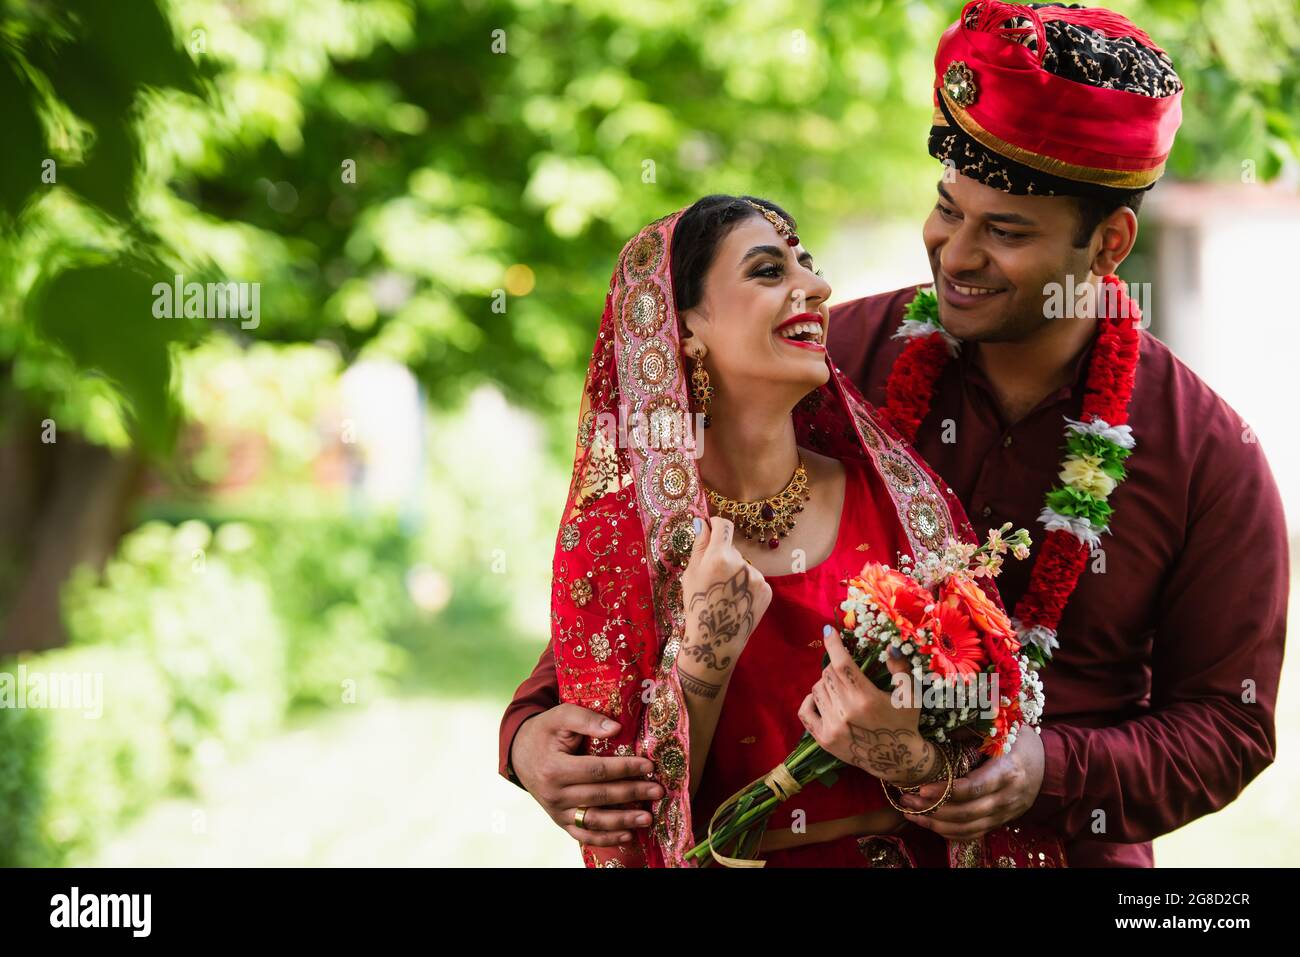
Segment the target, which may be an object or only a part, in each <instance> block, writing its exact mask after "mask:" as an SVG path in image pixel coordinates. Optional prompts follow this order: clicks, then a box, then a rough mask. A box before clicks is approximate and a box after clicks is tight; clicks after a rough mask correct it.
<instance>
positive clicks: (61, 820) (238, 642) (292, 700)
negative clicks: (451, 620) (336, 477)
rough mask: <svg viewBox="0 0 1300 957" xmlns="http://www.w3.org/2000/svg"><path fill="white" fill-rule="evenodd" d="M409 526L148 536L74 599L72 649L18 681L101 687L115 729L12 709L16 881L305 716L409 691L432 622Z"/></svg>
mask: <svg viewBox="0 0 1300 957" xmlns="http://www.w3.org/2000/svg"><path fill="white" fill-rule="evenodd" d="M409 547H410V543H409V539H408V538H407V536H405V535H403V534H401V532H400V530H398V529H397V528H396V526H395V524H393V523H386V522H383V521H376V522H367V523H357V522H350V521H347V520H334V521H330V520H328V519H317V520H315V521H313V522H305V521H304V522H301V523H297V524H286V523H277V524H274V525H273V526H269V527H268V526H261V527H259V526H258V525H256V524H245V523H238V522H229V523H226V524H223V525H221V526H219V527H218V528H217V529H216V531H215V533H214V532H213V531H212V529H211V528H210V527H209V526H208V525H207V524H205V523H203V522H199V521H193V520H191V521H187V522H183V523H181V524H180V525H177V526H170V525H167V524H164V523H162V522H147V523H146V524H144V525H142V526H141V527H140V528H138V529H136V530H135V531H134V532H132V533H131V534H130V535H128V536H127V537H126V538H125V539H124V540H123V541H122V545H121V548H120V549H119V553H118V554H117V555H116V556H115V557H114V558H113V559H112V560H111V561H110V562H109V563H108V566H107V567H106V568H105V570H104V572H103V573H102V575H101V574H99V573H96V572H93V571H92V570H91V569H89V568H82V569H81V570H79V571H78V573H77V575H76V576H74V579H73V580H72V581H71V582H70V583H69V584H68V586H67V587H66V588H65V591H64V604H65V614H66V619H67V622H68V628H69V633H70V636H71V637H70V644H69V646H68V647H67V648H64V649H59V650H57V651H51V652H45V653H41V654H36V655H25V656H22V657H20V658H19V659H17V660H11V661H5V662H0V672H5V673H9V674H17V673H18V665H19V664H22V665H23V666H25V668H26V670H27V672H28V673H33V672H41V673H45V674H49V673H55V672H58V673H70V674H83V673H85V674H91V675H94V674H99V675H102V676H103V679H102V680H103V696H104V697H103V707H102V714H101V715H100V716H99V717H96V718H87V717H84V716H83V712H82V711H80V710H66V709H58V708H43V709H38V708H26V709H20V708H0V866H5V865H14V864H21V865H37V864H58V863H61V862H63V861H65V860H67V858H68V857H69V856H70V855H72V854H74V853H76V852H78V851H83V850H86V849H87V848H89V847H91V846H93V844H94V842H95V841H96V840H98V839H102V837H103V836H104V835H105V834H106V833H109V832H110V831H111V828H112V827H113V826H115V825H117V824H119V823H121V822H122V821H123V820H125V819H127V818H128V817H129V816H131V815H132V814H134V813H136V812H138V811H139V810H140V809H141V808H142V807H143V806H145V805H146V804H147V803H148V802H149V801H151V800H153V799H155V798H157V797H159V796H160V795H162V794H163V793H165V792H166V791H167V790H168V789H169V788H172V789H175V788H179V789H182V790H184V789H185V788H187V787H188V786H189V784H190V783H191V782H192V781H193V779H194V777H195V775H196V773H197V771H198V770H199V767H200V765H203V764H208V763H221V762H223V761H225V760H226V759H227V758H228V757H230V756H233V755H236V754H238V753H240V752H242V751H244V750H246V748H247V747H248V746H249V745H250V744H251V743H252V742H254V741H255V740H257V739H259V738H260V737H263V736H265V735H266V734H268V733H269V732H271V731H273V730H275V729H276V728H278V727H279V726H280V724H281V721H282V719H283V718H284V716H285V713H286V710H287V709H288V708H291V707H314V706H322V705H329V706H335V707H342V706H345V705H349V704H353V703H356V704H364V703H365V702H366V701H368V700H370V699H371V698H373V697H374V696H376V695H377V694H379V693H380V692H381V691H383V690H384V689H386V688H388V687H390V686H391V684H392V682H393V681H394V679H395V677H396V675H397V674H398V673H399V672H400V671H402V670H403V667H404V665H405V655H406V652H405V651H404V650H403V649H402V648H401V647H399V646H398V645H397V644H396V643H395V642H396V641H397V640H398V639H399V638H400V637H402V629H403V628H409V627H411V625H412V623H413V622H414V620H415V614H416V613H415V609H414V608H413V607H412V605H411V603H410V600H409V598H408V597H407V595H406V593H405V574H406V571H407V568H408V565H409V555H408V551H409Z"/></svg>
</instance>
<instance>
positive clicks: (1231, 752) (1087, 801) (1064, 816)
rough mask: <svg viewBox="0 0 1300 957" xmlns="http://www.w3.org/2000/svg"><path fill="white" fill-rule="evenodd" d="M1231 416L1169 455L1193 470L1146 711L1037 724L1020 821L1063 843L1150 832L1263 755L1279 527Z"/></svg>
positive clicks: (1136, 837) (1283, 597)
mask: <svg viewBox="0 0 1300 957" xmlns="http://www.w3.org/2000/svg"><path fill="white" fill-rule="evenodd" d="M1234 419H1235V416H1234ZM1235 426H1236V422H1235V421H1231V422H1230V421H1227V417H1226V416H1225V417H1224V419H1223V421H1222V422H1221V423H1216V424H1215V426H1214V427H1213V431H1214V432H1215V433H1216V436H1215V438H1214V439H1213V441H1209V442H1206V443H1205V444H1203V445H1201V447H1200V450H1199V454H1197V455H1195V456H1194V457H1191V458H1189V459H1187V460H1185V461H1184V462H1183V463H1177V464H1176V465H1175V467H1182V468H1189V469H1191V470H1192V471H1190V472H1189V473H1188V474H1190V475H1191V476H1192V478H1191V480H1190V481H1191V484H1192V490H1191V494H1189V498H1188V503H1189V504H1188V515H1187V530H1186V538H1185V541H1184V543H1183V547H1182V549H1181V551H1180V552H1179V554H1178V556H1177V559H1176V560H1175V562H1174V564H1173V566H1172V568H1171V569H1170V571H1169V575H1168V577H1167V580H1166V583H1165V585H1164V588H1163V591H1162V593H1161V595H1160V604H1159V608H1160V611H1159V616H1158V619H1157V624H1156V628H1155V634H1154V637H1153V646H1152V653H1151V705H1150V711H1149V713H1147V714H1144V715H1141V716H1139V717H1136V718H1133V719H1131V720H1127V721H1122V722H1119V723H1116V724H1114V725H1112V726H1109V727H1101V728H1084V727H1078V726H1068V725H1055V726H1053V725H1051V724H1050V723H1049V724H1047V725H1045V726H1044V728H1043V732H1042V740H1043V745H1044V751H1045V756H1044V762H1045V763H1044V777H1043V784H1042V788H1041V790H1040V792H1039V797H1038V800H1037V801H1036V803H1035V804H1034V806H1033V807H1032V808H1031V809H1030V811H1029V813H1027V814H1026V815H1025V817H1024V819H1025V820H1027V821H1029V822H1031V823H1042V824H1046V825H1049V826H1050V827H1052V828H1053V829H1054V830H1056V831H1057V832H1058V833H1059V834H1060V835H1061V836H1062V837H1065V838H1066V839H1071V838H1076V837H1079V838H1086V839H1092V840H1100V841H1112V842H1124V843H1135V842H1141V841H1148V840H1151V839H1153V838H1155V837H1156V836H1158V835H1161V834H1165V833H1168V832H1169V831H1172V830H1174V829H1176V828H1178V827H1181V826H1182V825H1184V824H1186V823H1188V822H1189V821H1192V820H1195V819H1196V818H1198V817H1200V816H1202V815H1204V814H1208V813H1210V812H1213V811H1217V810H1219V809H1220V808H1222V807H1224V806H1225V805H1227V804H1229V803H1230V802H1231V801H1233V800H1234V799H1235V798H1236V797H1237V795H1238V794H1240V793H1241V791H1242V790H1243V789H1244V788H1245V786H1246V785H1247V784H1248V783H1250V781H1251V780H1252V779H1254V778H1255V776H1256V775H1258V774H1259V773H1260V772H1261V771H1262V770H1263V769H1264V768H1265V767H1267V766H1268V765H1269V764H1270V763H1272V761H1273V758H1274V751H1275V747H1276V734H1275V729H1274V709H1275V706H1276V702H1277V689H1278V679H1279V673H1280V671H1281V667H1282V650H1283V644H1284V641H1285V635H1286V612H1287V593H1288V587H1289V580H1290V572H1289V556H1288V546H1287V538H1286V524H1285V520H1284V517H1283V512H1282V503H1281V498H1280V496H1279V494H1278V490H1277V485H1276V483H1275V482H1274V480H1273V476H1272V473H1271V472H1270V470H1269V467H1268V463H1267V461H1266V460H1265V458H1264V455H1263V453H1262V451H1261V450H1260V447H1259V445H1258V444H1255V443H1253V441H1252V440H1251V439H1250V438H1249V437H1247V438H1245V439H1243V436H1242V434H1240V433H1239V432H1238V431H1237V429H1236V427H1235ZM1048 667H1049V668H1050V665H1049V666H1048ZM1098 811H1102V812H1104V819H1103V818H1102V817H1101V816H1100V815H1098V813H1097V812H1098ZM1102 828H1104V830H1102Z"/></svg>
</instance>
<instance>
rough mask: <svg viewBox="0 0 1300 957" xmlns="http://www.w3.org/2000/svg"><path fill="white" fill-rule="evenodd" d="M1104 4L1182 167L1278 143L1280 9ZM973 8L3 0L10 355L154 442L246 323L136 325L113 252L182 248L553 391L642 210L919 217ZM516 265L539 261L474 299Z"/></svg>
mask: <svg viewBox="0 0 1300 957" xmlns="http://www.w3.org/2000/svg"><path fill="white" fill-rule="evenodd" d="M1113 6H1115V7H1116V8H1117V9H1120V10H1121V11H1123V12H1126V13H1128V14H1130V15H1131V16H1133V17H1134V18H1135V19H1136V20H1137V21H1138V22H1139V23H1141V24H1142V25H1144V26H1145V27H1146V28H1147V29H1148V30H1149V32H1150V33H1151V34H1152V35H1153V36H1154V37H1156V38H1157V39H1158V40H1159V41H1160V42H1161V43H1162V44H1163V45H1164V46H1165V47H1166V48H1167V49H1168V50H1170V51H1171V53H1172V54H1173V56H1174V58H1175V61H1176V63H1177V65H1178V66H1179V68H1180V70H1181V72H1182V74H1183V76H1184V77H1185V79H1186V80H1187V83H1188V87H1189V89H1188V93H1187V96H1186V98H1185V104H1184V105H1185V115H1186V121H1185V127H1184V130H1183V133H1182V135H1181V137H1180V139H1179V141H1178V146H1177V149H1176V152H1175V154H1174V156H1173V158H1172V161H1171V164H1170V170H1171V173H1172V174H1173V175H1176V176H1183V177H1198V178H1200V177H1206V176H1214V175H1219V176H1231V177H1234V178H1235V177H1237V176H1239V175H1240V174H1241V170H1242V164H1243V163H1248V162H1249V163H1251V164H1254V167H1255V169H1256V172H1257V175H1258V176H1259V177H1260V178H1267V177H1269V176H1271V175H1273V174H1274V173H1276V172H1277V171H1278V169H1279V168H1280V166H1281V164H1282V163H1283V162H1284V161H1291V162H1293V161H1294V160H1295V158H1296V155H1297V142H1298V136H1300V132H1298V131H1300V119H1298V116H1297V110H1298V109H1300V107H1297V101H1298V99H1300V98H1297V96H1296V93H1297V89H1296V86H1297V76H1300V66H1298V64H1300V15H1298V14H1297V5H1296V0H1212V2H1208V3H1202V2H1198V0H1141V2H1125V0H1114V3H1113ZM959 8H960V4H959V3H955V2H932V3H921V2H907V3H898V2H885V0H865V2H864V0H811V2H810V0H761V2H757V3H748V4H735V3H730V2H724V0H660V2H656V3H654V4H649V5H638V4H626V3H622V2H618V0H574V2H569V3H539V2H535V0H461V2H453V0H412V2H399V0H292V2H290V0H245V2H241V3H238V4H234V3H230V2H228V0H159V3H155V2H154V0H120V2H117V3H114V4H103V3H96V2H89V0H81V2H72V3H68V4H63V5H59V6H58V7H55V6H54V5H50V4H46V3H42V2H37V0H3V3H0V122H2V123H3V124H4V127H5V128H6V130H7V131H9V135H8V136H7V142H8V143H9V144H10V146H9V147H7V149H6V150H5V151H4V152H5V155H4V157H3V163H4V164H5V165H4V168H3V169H2V170H0V173H3V174H4V177H5V178H4V182H5V184H6V189H5V191H4V195H5V204H4V207H3V209H4V211H3V212H0V216H2V217H4V218H5V221H6V226H5V227H4V229H3V239H2V240H0V244H2V248H0V261H3V262H4V266H3V268H0V305H3V306H4V308H3V310H0V315H3V317H4V318H3V319H0V360H8V361H10V362H12V363H13V367H14V368H13V381H14V382H15V383H17V384H18V385H19V386H20V387H21V388H22V389H23V390H25V391H26V392H27V393H28V394H30V396H31V397H32V399H33V400H34V401H35V402H36V403H37V404H40V405H42V406H46V407H52V408H57V409H58V410H59V412H60V414H61V415H62V416H63V418H62V419H60V422H61V423H62V424H63V425H64V427H72V428H78V429H84V430H85V431H86V432H87V434H90V435H92V436H93V437H94V438H95V439H96V440H100V441H106V442H122V441H125V437H126V435H127V432H126V430H125V429H124V428H123V427H122V423H121V422H118V423H117V424H116V426H115V425H114V424H113V423H112V422H111V421H108V420H111V419H112V418H113V417H114V415H117V416H118V417H119V418H121V417H124V416H125V417H127V418H129V419H130V421H131V423H132V425H133V430H134V435H135V437H136V441H138V442H139V443H142V444H143V446H144V447H146V448H160V447H163V446H164V445H165V444H166V442H167V440H168V439H169V437H170V436H171V435H173V434H174V427H175V416H174V415H173V414H172V413H173V410H172V409H171V407H170V406H169V397H170V395H171V391H172V387H173V386H172V381H171V378H170V375H169V372H170V363H169V358H170V357H171V356H172V355H174V352H175V350H176V349H178V348H186V347H187V345H188V344H190V343H192V342H193V341H194V340H195V339H197V338H199V337H201V336H204V335H207V334H209V333H210V332H211V331H212V327H213V326H215V325H218V324H219V325H220V326H221V331H222V332H224V333H227V334H230V335H233V336H235V337H237V338H239V339H241V340H245V341H246V340H247V339H248V338H249V337H250V333H247V332H244V331H241V330H239V329H236V328H234V324H233V323H229V322H225V323H222V322H221V321H220V320H194V319H189V320H185V319H175V320H155V319H153V318H152V317H151V315H150V312H149V306H150V299H149V293H148V289H149V284H148V283H140V282H138V281H134V282H133V277H134V278H136V279H140V278H143V279H149V280H152V281H165V280H169V279H170V278H171V276H172V275H173V273H175V272H181V273H183V274H185V276H186V278H187V279H197V280H200V281H202V280H203V279H205V278H211V277H214V276H224V277H229V278H231V279H233V280H236V281H248V282H260V283H262V284H263V286H262V311H263V313H264V318H263V320H262V323H261V325H260V327H259V328H258V329H257V330H256V331H253V332H252V333H251V336H252V337H253V338H256V339H258V340H262V341H271V342H301V341H317V340H328V341H331V342H334V343H336V344H337V346H338V347H339V349H340V352H341V355H342V356H343V357H344V359H345V360H350V359H352V358H353V357H355V356H356V355H358V354H360V353H362V352H367V351H369V352H371V353H373V354H381V355H386V356H390V357H394V358H397V359H400V360H401V361H403V362H405V363H407V364H409V365H410V366H411V368H412V369H414V370H415V371H416V372H417V373H418V374H419V376H420V378H421V380H422V381H423V382H424V384H425V386H426V388H427V390H428V392H429V395H430V396H431V397H432V399H433V400H434V401H435V402H440V403H446V402H448V401H449V400H451V399H452V398H453V397H455V396H457V395H460V394H463V392H464V391H465V390H466V389H467V388H468V387H469V386H471V385H472V384H473V383H475V382H478V381H481V380H485V379H490V380H495V381H497V382H499V383H501V384H502V385H503V386H504V388H505V389H506V390H507V394H508V395H509V396H510V397H511V398H512V399H515V400H519V401H522V402H524V403H526V404H530V405H533V406H541V407H543V408H552V409H553V408H564V409H566V410H567V409H569V408H570V407H571V406H572V405H573V402H574V401H575V398H574V397H575V396H576V394H577V385H578V381H579V379H578V376H579V373H580V370H581V366H582V362H583V360H584V358H585V355H586V353H587V350H588V346H589V338H590V335H591V329H592V328H593V327H594V325H595V321H596V317H597V316H598V314H599V311H600V303H601V298H602V293H603V290H604V288H605V285H606V283H607V281H608V276H609V271H610V269H611V266H612V261H613V258H614V256H615V254H616V253H617V250H618V248H619V247H620V245H621V244H622V242H623V241H624V240H625V239H626V238H627V237H628V236H629V235H630V234H631V233H632V232H633V231H634V230H635V229H636V228H637V227H638V226H640V225H641V224H643V223H645V222H647V221H648V220H650V219H652V218H654V217H656V216H658V215H661V214H663V213H665V212H667V211H670V210H672V209H673V208H675V207H677V206H679V205H682V204H684V203H687V202H689V201H691V200H692V199H693V198H695V197H697V196H699V195H701V194H703V193H705V192H709V191H715V190H732V191H751V192H757V193H761V194H766V195H769V196H771V197H772V198H774V199H777V200H779V201H781V202H782V203H783V204H785V205H787V206H788V207H789V208H790V209H791V210H792V211H793V212H795V214H796V215H798V216H799V217H800V218H802V219H803V220H804V228H803V229H802V230H801V231H802V232H804V233H805V235H806V236H807V237H808V238H809V240H810V241H811V242H813V243H815V242H816V241H817V240H818V239H819V238H821V237H824V236H826V235H827V233H828V232H829V230H830V229H831V228H833V226H834V225H835V222H836V220H837V219H839V218H840V217H841V216H843V215H844V214H845V213H848V212H878V213H889V212H904V211H911V210H914V209H916V208H917V207H916V205H915V204H916V203H917V202H918V199H919V197H921V196H923V195H924V193H925V191H926V190H927V189H928V188H929V186H930V180H931V179H932V177H933V168H932V166H933V164H932V162H931V161H930V160H929V158H928V157H927V156H926V154H925V148H924V140H925V133H926V129H927V126H928V118H929V112H930V104H929V91H930V83H931V70H932V65H931V64H932V56H933V49H934V45H935V42H936V40H937V38H938V36H939V33H940V32H941V31H942V30H943V28H944V27H945V26H946V25H947V24H948V23H949V22H951V21H952V20H953V19H954V18H955V16H956V14H957V11H958V10H959ZM110 11H111V12H110ZM47 159H52V160H53V161H54V162H55V164H56V167H57V171H58V177H57V181H56V182H55V183H52V184H51V183H46V182H43V181H42V179H41V173H42V165H41V164H42V162H43V161H45V160H47ZM516 264H522V265H525V266H527V267H528V268H529V269H530V270H531V276H532V282H534V283H535V285H534V286H533V287H532V288H531V290H530V291H525V290H527V288H528V285H529V281H528V280H527V279H525V280H521V282H522V285H521V286H519V287H517V288H518V290H519V292H518V294H509V295H507V296H506V298H505V300H504V301H505V311H504V312H503V313H501V312H494V311H493V309H492V305H493V301H494V300H493V296H494V293H496V291H497V290H502V289H505V288H506V286H507V283H506V280H505V274H506V270H507V269H508V268H509V267H510V266H512V265H516ZM95 270H98V272H95ZM24 318H25V319H27V320H31V321H27V322H24V321H23V320H24ZM124 339H125V340H128V341H129V342H130V343H131V347H130V348H129V349H124V348H123V347H122V342H123V340H124ZM88 370H99V371H100V372H102V373H103V374H104V375H106V376H108V377H109V380H108V381H109V382H111V383H112V387H111V388H108V391H106V386H105V383H104V382H103V381H102V380H96V381H93V382H89V383H87V380H86V378H85V375H86V372H87V371H88ZM74 385H75V386H76V389H75V390H73V389H70V388H69V387H70V386H74ZM83 386H85V387H84V388H83ZM110 395H111V396H112V401H106V399H107V398H108V397H109V396H110ZM123 400H125V401H123Z"/></svg>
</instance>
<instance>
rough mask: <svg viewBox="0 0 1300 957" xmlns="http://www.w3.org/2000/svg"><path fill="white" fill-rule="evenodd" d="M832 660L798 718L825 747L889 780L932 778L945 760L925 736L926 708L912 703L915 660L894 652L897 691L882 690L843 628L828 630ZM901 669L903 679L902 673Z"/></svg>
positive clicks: (825, 634) (911, 781) (906, 781)
mask: <svg viewBox="0 0 1300 957" xmlns="http://www.w3.org/2000/svg"><path fill="white" fill-rule="evenodd" d="M823 640H824V641H825V643H826V651H827V653H828V654H829V655H830V664H828V665H827V666H826V667H825V668H824V669H823V670H822V676H821V678H820V679H819V680H818V681H817V683H816V684H815V685H813V687H812V692H811V693H810V694H809V695H808V697H806V698H804V700H803V704H802V705H800V706H799V718H800V720H801V721H803V725H804V727H805V728H807V729H808V732H809V733H810V734H811V735H812V736H813V739H814V740H815V741H816V742H817V743H818V744H819V745H821V747H822V748H824V749H825V750H826V751H828V752H830V753H831V754H833V755H835V757H837V758H839V759H840V760H841V761H843V762H845V763H846V764H851V765H853V766H854V767H858V768H861V769H862V770H863V771H866V772H867V773H868V774H871V775H874V776H875V777H878V778H880V779H881V780H882V781H886V782H888V783H890V784H897V785H902V786H904V787H907V786H910V785H912V784H914V783H916V782H918V781H923V780H928V779H929V778H930V777H932V776H933V775H934V772H935V770H936V768H937V766H938V765H939V764H940V763H941V762H942V759H941V758H940V757H939V754H938V750H937V748H935V746H934V745H933V744H931V743H930V742H928V741H926V740H925V739H924V738H922V737H921V734H920V731H919V730H918V729H919V725H920V716H921V709H920V708H919V707H912V681H911V666H910V665H909V663H908V661H907V659H905V658H890V659H889V661H888V663H887V666H888V668H889V671H890V674H891V675H892V676H893V681H894V693H893V694H892V695H891V694H890V693H888V692H886V691H881V690H880V689H879V688H877V687H876V686H875V685H873V684H872V683H871V682H870V681H868V680H867V677H866V675H864V674H863V673H862V671H861V670H860V669H859V668H858V666H857V664H855V663H854V661H853V656H852V655H850V654H849V652H848V650H847V649H846V648H845V647H844V642H843V641H841V640H840V634H839V632H838V631H836V630H835V629H834V628H832V627H830V626H829V625H828V626H827V627H826V629H825V631H824V632H823ZM899 675H902V676H903V677H902V678H901V679H900V678H899V677H898V676H899Z"/></svg>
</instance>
